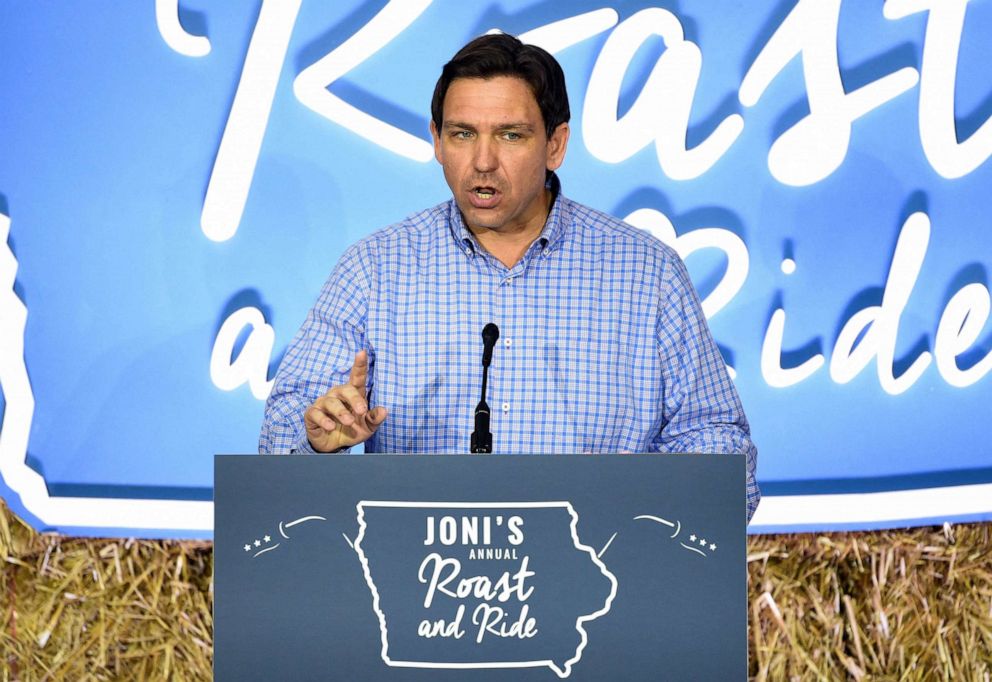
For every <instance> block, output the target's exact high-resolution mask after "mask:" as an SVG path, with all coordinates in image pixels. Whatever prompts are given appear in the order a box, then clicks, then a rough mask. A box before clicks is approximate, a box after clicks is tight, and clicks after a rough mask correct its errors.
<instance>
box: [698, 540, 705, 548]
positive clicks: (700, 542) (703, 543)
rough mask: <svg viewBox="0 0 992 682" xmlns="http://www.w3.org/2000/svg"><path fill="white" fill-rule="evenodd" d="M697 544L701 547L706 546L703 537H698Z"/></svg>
mask: <svg viewBox="0 0 992 682" xmlns="http://www.w3.org/2000/svg"><path fill="white" fill-rule="evenodd" d="M699 545H700V546H701V547H705V546H706V540H705V539H704V538H700V539H699Z"/></svg>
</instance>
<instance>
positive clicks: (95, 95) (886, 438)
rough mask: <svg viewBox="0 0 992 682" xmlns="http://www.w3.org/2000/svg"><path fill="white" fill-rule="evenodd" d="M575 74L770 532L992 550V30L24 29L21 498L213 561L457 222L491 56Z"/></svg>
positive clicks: (622, 207) (597, 176)
mask: <svg viewBox="0 0 992 682" xmlns="http://www.w3.org/2000/svg"><path fill="white" fill-rule="evenodd" d="M490 30H502V31H506V32H509V33H513V34H517V35H520V36H521V37H522V38H523V39H524V40H525V41H527V42H532V43H535V44H539V45H541V46H543V47H545V48H546V49H548V50H549V51H551V52H553V53H554V54H555V55H556V56H557V58H558V59H559V60H560V62H561V63H562V66H563V67H564V69H565V73H566V76H567V84H568V88H569V94H570V99H571V107H572V112H573V116H572V121H571V126H572V137H571V143H570V145H569V150H568V156H567V158H566V160H565V164H564V166H563V169H562V170H561V171H560V176H561V179H562V183H563V187H564V191H565V192H566V193H567V194H568V196H570V197H572V198H574V199H577V200H579V201H581V202H583V203H585V204H589V205H592V206H594V207H596V208H600V209H603V210H605V211H607V212H610V213H613V214H615V215H617V216H619V217H621V218H625V219H626V220H628V221H629V222H630V223H632V224H634V225H636V226H639V227H642V228H644V229H647V230H650V231H651V232H653V233H654V234H655V235H657V236H658V237H660V238H661V239H663V240H664V241H666V242H667V243H669V244H672V245H673V246H674V247H675V248H676V249H677V250H678V251H679V253H680V254H681V255H682V256H683V257H684V258H685V260H686V263H687V265H688V267H689V270H690V273H691V274H692V277H693V280H694V282H695V283H696V286H697V288H698V289H699V291H700V294H701V295H702V296H703V298H704V310H705V312H706V314H707V316H708V317H709V318H710V324H711V328H712V330H713V333H714V336H715V337H716V339H717V342H718V343H719V344H720V347H721V350H722V351H723V353H724V356H725V358H726V361H727V363H728V365H729V366H730V367H731V368H732V370H733V373H734V376H735V380H736V383H737V386H738V389H739V391H740V393H741V397H742V399H743V402H744V405H745V408H746V410H747V413H748V417H749V418H750V420H751V423H752V428H753V435H754V440H755V442H756V443H757V445H758V448H759V468H758V475H759V480H760V482H761V484H762V488H763V492H764V494H765V497H764V501H763V502H762V505H761V508H760V509H759V511H758V514H757V515H756V516H755V518H754V522H753V524H752V526H751V530H752V531H758V532H761V531H778V530H810V529H830V528H832V529H848V528H879V527H892V526H899V525H907V524H923V523H933V522H939V521H944V520H952V521H967V520H980V519H990V518H992V455H990V451H989V446H988V439H986V438H983V437H981V433H982V432H983V431H984V428H985V427H983V424H985V423H986V422H985V418H984V417H983V415H986V414H987V413H988V409H987V408H986V407H983V406H984V405H986V404H988V402H989V401H990V399H992V390H990V380H989V372H990V371H992V327H990V325H989V324H988V317H989V312H990V296H989V281H988V267H989V266H988V263H989V258H990V255H989V254H992V236H990V235H989V230H988V221H989V219H988V217H987V216H988V213H989V208H990V206H992V196H990V192H989V190H988V188H989V187H992V164H990V163H989V162H988V161H989V156H990V155H992V122H990V121H989V119H990V117H992V72H990V70H989V69H988V68H987V67H986V66H985V65H986V64H988V63H989V62H990V61H992V43H990V41H989V40H987V36H989V35H992V6H990V4H989V3H987V2H972V3H969V2H967V1H966V0H941V1H940V2H936V1H934V2H919V1H917V0H886V1H885V2H881V3H861V2H853V1H849V2H841V0H799V1H798V2H794V1H787V2H770V1H769V2H748V3H738V2H730V1H727V2H707V3H684V2H682V3H680V2H655V3H647V2H637V1H631V2H613V3H605V4H604V3H591V2H586V1H585V0H576V1H574V2H568V3H562V2H547V1H539V0H507V1H504V2H476V3H464V2H454V1H452V0H434V1H433V2H432V1H431V0H391V1H387V0H374V1H372V2H358V1H357V0H355V1H351V0H342V1H340V2H333V3H329V2H311V1H309V0H308V1H306V2H304V1H303V0H256V1H254V2H240V3H230V2H210V1H208V0H156V1H155V2H152V1H151V0H148V1H147V2H143V3H121V2H110V1H109V0H108V1H104V2H100V1H96V0H94V1H92V2H86V3H36V2H28V1H14V2H6V3H4V4H3V6H2V7H0V97H2V98H3V106H2V113H0V389H2V399H0V411H2V420H3V421H2V432H0V477H2V482H0V494H2V496H3V498H4V499H5V500H6V501H7V502H8V504H10V505H11V507H12V508H13V509H14V510H15V511H17V512H18V513H19V514H21V515H23V516H25V517H26V518H27V519H29V520H30V521H31V522H32V523H34V524H35V525H36V526H38V527H39V528H53V529H58V530H61V531H64V532H70V533H78V534H96V535H115V534H120V535H147V536H165V537H209V536H210V533H211V527H212V502H211V493H212V465H211V462H212V458H213V455H214V453H218V452H251V451H254V450H255V448H256V443H257V440H256V439H257V434H258V427H259V424H260V422H261V414H262V401H263V400H264V398H265V396H266V394H267V392H268V390H269V387H270V381H271V377H272V376H273V374H274V371H275V368H276V366H277V365H278V362H279V359H280V357H281V354H282V352H283V351H284V349H285V347H286V345H287V343H288V342H289V340H290V338H291V337H292V335H293V333H294V332H295V330H296V329H297V328H298V326H299V325H300V323H301V322H302V320H303V318H304V315H305V314H306V311H307V309H308V308H309V307H310V305H311V304H312V303H313V301H314V299H315V298H316V295H317V292H318V291H319V289H320V286H321V284H322V283H323V281H324V279H325V278H326V276H327V274H328V272H329V271H330V269H331V268H332V267H333V265H334V263H335V262H336V261H337V259H338V257H339V256H340V255H341V253H342V252H343V250H344V249H345V248H346V247H347V246H348V245H350V244H351V243H353V242H355V241H356V240H358V239H360V238H361V237H363V236H365V235H367V234H369V233H370V232H372V231H373V230H375V229H377V228H380V227H383V226H385V225H387V224H389V223H392V222H395V221H397V220H399V219H400V218H402V217H403V216H405V215H407V214H409V213H412V212H414V211H415V210H418V209H420V208H423V207H426V206H429V205H433V204H436V203H438V202H440V201H443V200H445V199H446V198H447V197H448V196H449V193H448V190H447V187H446V186H445V184H444V180H443V177H442V175H441V172H440V169H439V168H438V167H437V165H436V163H435V162H434V160H433V156H432V150H431V145H430V142H429V140H430V138H429V135H428V131H427V124H428V118H429V116H428V111H429V102H430V97H431V93H432V91H433V87H434V83H435V81H436V79H437V77H438V75H439V73H440V68H441V66H442V65H443V64H444V62H446V61H447V60H448V59H449V58H450V57H451V55H452V54H454V52H455V51H456V50H457V49H458V48H459V47H460V46H461V45H463V44H464V43H465V42H467V41H468V40H469V39H470V38H472V37H474V36H476V35H478V34H481V33H485V32H487V31H490Z"/></svg>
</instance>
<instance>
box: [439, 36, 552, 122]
mask: <svg viewBox="0 0 992 682" xmlns="http://www.w3.org/2000/svg"><path fill="white" fill-rule="evenodd" d="M495 76H515V77H517V78H520V79H522V80H523V81H525V82H526V83H527V84H528V85H529V86H530V89H531V91H532V92H533V93H534V99H536V100H537V106H538V108H539V109H540V110H541V118H542V119H544V129H545V132H546V133H547V135H548V138H549V139H550V138H551V135H552V133H554V131H555V129H556V128H557V127H558V126H560V125H561V124H562V123H566V122H567V121H568V119H569V117H570V116H571V113H570V112H569V109H568V93H567V92H566V91H565V74H564V73H563V72H562V70H561V65H560V64H559V63H558V61H557V60H556V59H555V58H554V57H552V56H551V55H550V54H548V53H547V52H546V51H544V50H542V49H541V48H539V47H537V46H536V45H525V44H524V43H522V42H520V40H519V39H518V38H515V37H513V36H511V35H507V34H505V33H495V34H492V35H484V36H479V37H478V38H476V39H475V40H473V41H472V42H470V43H469V44H468V45H466V46H465V47H463V48H462V49H460V50H458V53H457V54H456V55H455V56H454V57H452V58H451V61H450V62H448V63H447V64H445V65H444V69H443V70H442V71H441V77H440V78H438V79H437V85H436V86H435V87H434V97H433V99H432V100H431V118H432V119H433V120H434V125H435V127H437V129H438V130H439V131H440V130H441V124H442V123H443V113H444V111H443V110H444V96H445V95H446V94H448V88H449V87H450V86H451V83H452V82H453V81H455V80H456V79H458V78H493V77H495Z"/></svg>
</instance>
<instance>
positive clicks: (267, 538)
mask: <svg viewBox="0 0 992 682" xmlns="http://www.w3.org/2000/svg"><path fill="white" fill-rule="evenodd" d="M262 539H263V540H265V541H266V542H268V541H269V540H271V539H272V538H271V537H269V536H268V535H266V536H265V537H264V538H262Z"/></svg>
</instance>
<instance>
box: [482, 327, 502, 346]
mask: <svg viewBox="0 0 992 682" xmlns="http://www.w3.org/2000/svg"><path fill="white" fill-rule="evenodd" d="M498 338H499V327H497V326H496V325H495V324H493V323H492V322H490V323H489V324H487V325H486V326H485V327H483V328H482V342H483V343H484V344H486V345H487V346H491V345H493V344H495V343H496V340H497V339H498Z"/></svg>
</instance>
